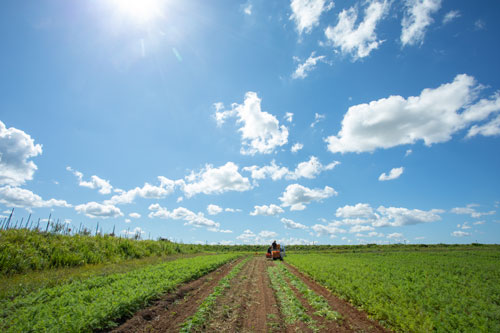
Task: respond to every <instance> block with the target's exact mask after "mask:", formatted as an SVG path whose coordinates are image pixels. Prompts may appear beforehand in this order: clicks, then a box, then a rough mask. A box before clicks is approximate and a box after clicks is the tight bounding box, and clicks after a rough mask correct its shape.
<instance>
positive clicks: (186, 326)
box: [180, 258, 250, 333]
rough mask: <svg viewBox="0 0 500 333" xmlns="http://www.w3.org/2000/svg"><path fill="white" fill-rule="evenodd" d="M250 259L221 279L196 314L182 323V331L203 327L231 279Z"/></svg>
mask: <svg viewBox="0 0 500 333" xmlns="http://www.w3.org/2000/svg"><path fill="white" fill-rule="evenodd" d="M249 260H250V258H246V259H244V260H243V261H241V262H240V263H238V264H237V265H236V266H234V267H233V269H232V270H231V271H230V272H229V273H228V274H227V275H226V276H225V277H223V278H222V279H221V280H220V281H219V283H218V284H217V285H216V286H215V287H214V290H213V292H212V293H211V294H210V295H208V296H207V297H206V298H205V299H204V300H203V302H202V303H201V304H200V306H199V307H198V309H197V310H196V312H195V314H194V315H192V316H191V317H189V318H188V319H186V321H185V322H184V323H183V324H182V328H181V330H180V332H185V333H187V332H194V331H199V330H201V329H202V328H203V326H204V325H205V324H206V321H207V319H208V318H209V316H210V313H211V312H212V311H213V308H214V306H215V303H216V301H217V298H218V297H219V296H220V295H222V294H223V293H224V291H225V290H226V289H228V288H229V287H230V282H231V280H232V279H233V278H234V277H235V276H236V275H237V274H238V273H239V272H240V271H241V269H242V267H243V265H245V264H246V263H247V262H248V261H249Z"/></svg>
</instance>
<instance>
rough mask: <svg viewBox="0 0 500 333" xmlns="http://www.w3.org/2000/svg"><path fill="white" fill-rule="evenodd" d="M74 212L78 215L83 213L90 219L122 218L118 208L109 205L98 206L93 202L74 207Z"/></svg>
mask: <svg viewBox="0 0 500 333" xmlns="http://www.w3.org/2000/svg"><path fill="white" fill-rule="evenodd" d="M75 210H76V211H77V212H78V213H79V214H80V213H83V214H85V215H86V216H87V217H90V218H104V219H106V218H109V217H113V218H115V217H119V216H123V213H122V212H121V210H120V208H118V207H116V206H113V205H111V204H100V203H97V202H95V201H91V202H88V203H86V204H81V205H78V206H75Z"/></svg>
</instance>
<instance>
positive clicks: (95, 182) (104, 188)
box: [66, 166, 113, 194]
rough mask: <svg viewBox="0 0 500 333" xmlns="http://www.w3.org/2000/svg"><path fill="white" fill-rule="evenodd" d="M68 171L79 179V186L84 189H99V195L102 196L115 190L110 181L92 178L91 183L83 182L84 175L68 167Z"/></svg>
mask: <svg viewBox="0 0 500 333" xmlns="http://www.w3.org/2000/svg"><path fill="white" fill-rule="evenodd" d="M66 170H68V171H70V172H71V173H73V174H74V175H75V176H76V177H77V178H78V181H79V183H78V185H80V186H82V187H88V188H90V189H99V193H101V194H109V193H111V190H112V189H113V186H111V184H110V183H109V181H107V180H105V179H102V178H99V177H98V176H95V175H94V176H91V177H90V181H84V180H83V173H81V172H80V171H77V170H73V169H72V168H71V167H69V166H68V167H66Z"/></svg>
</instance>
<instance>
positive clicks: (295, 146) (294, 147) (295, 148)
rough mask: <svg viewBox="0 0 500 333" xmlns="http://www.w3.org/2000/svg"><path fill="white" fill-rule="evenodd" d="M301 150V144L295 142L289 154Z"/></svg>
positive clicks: (302, 146)
mask: <svg viewBox="0 0 500 333" xmlns="http://www.w3.org/2000/svg"><path fill="white" fill-rule="evenodd" d="M302 148H304V145H303V144H302V143H299V142H297V143H295V144H294V145H293V146H292V149H290V150H291V152H292V153H296V152H298V151H299V150H301V149H302Z"/></svg>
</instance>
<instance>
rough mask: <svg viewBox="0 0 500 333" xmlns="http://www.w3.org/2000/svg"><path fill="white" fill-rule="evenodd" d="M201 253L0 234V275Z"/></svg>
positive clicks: (157, 244) (126, 242)
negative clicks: (154, 256) (155, 256)
mask: <svg viewBox="0 0 500 333" xmlns="http://www.w3.org/2000/svg"><path fill="white" fill-rule="evenodd" d="M203 250H204V247H203V246H202V245H191V244H176V243H172V242H169V241H152V240H133V239H127V238H117V237H113V236H110V235H104V236H101V235H97V236H85V235H79V234H77V235H72V236H70V235H61V234H57V233H45V232H39V231H36V230H35V231H32V230H26V229H9V230H0V275H5V274H13V273H24V272H27V271H31V270H42V269H47V268H58V267H74V266H81V265H85V264H97V263H103V262H117V261H120V260H125V259H133V258H143V257H149V256H152V255H157V256H159V255H168V254H174V253H195V252H202V251H203Z"/></svg>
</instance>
